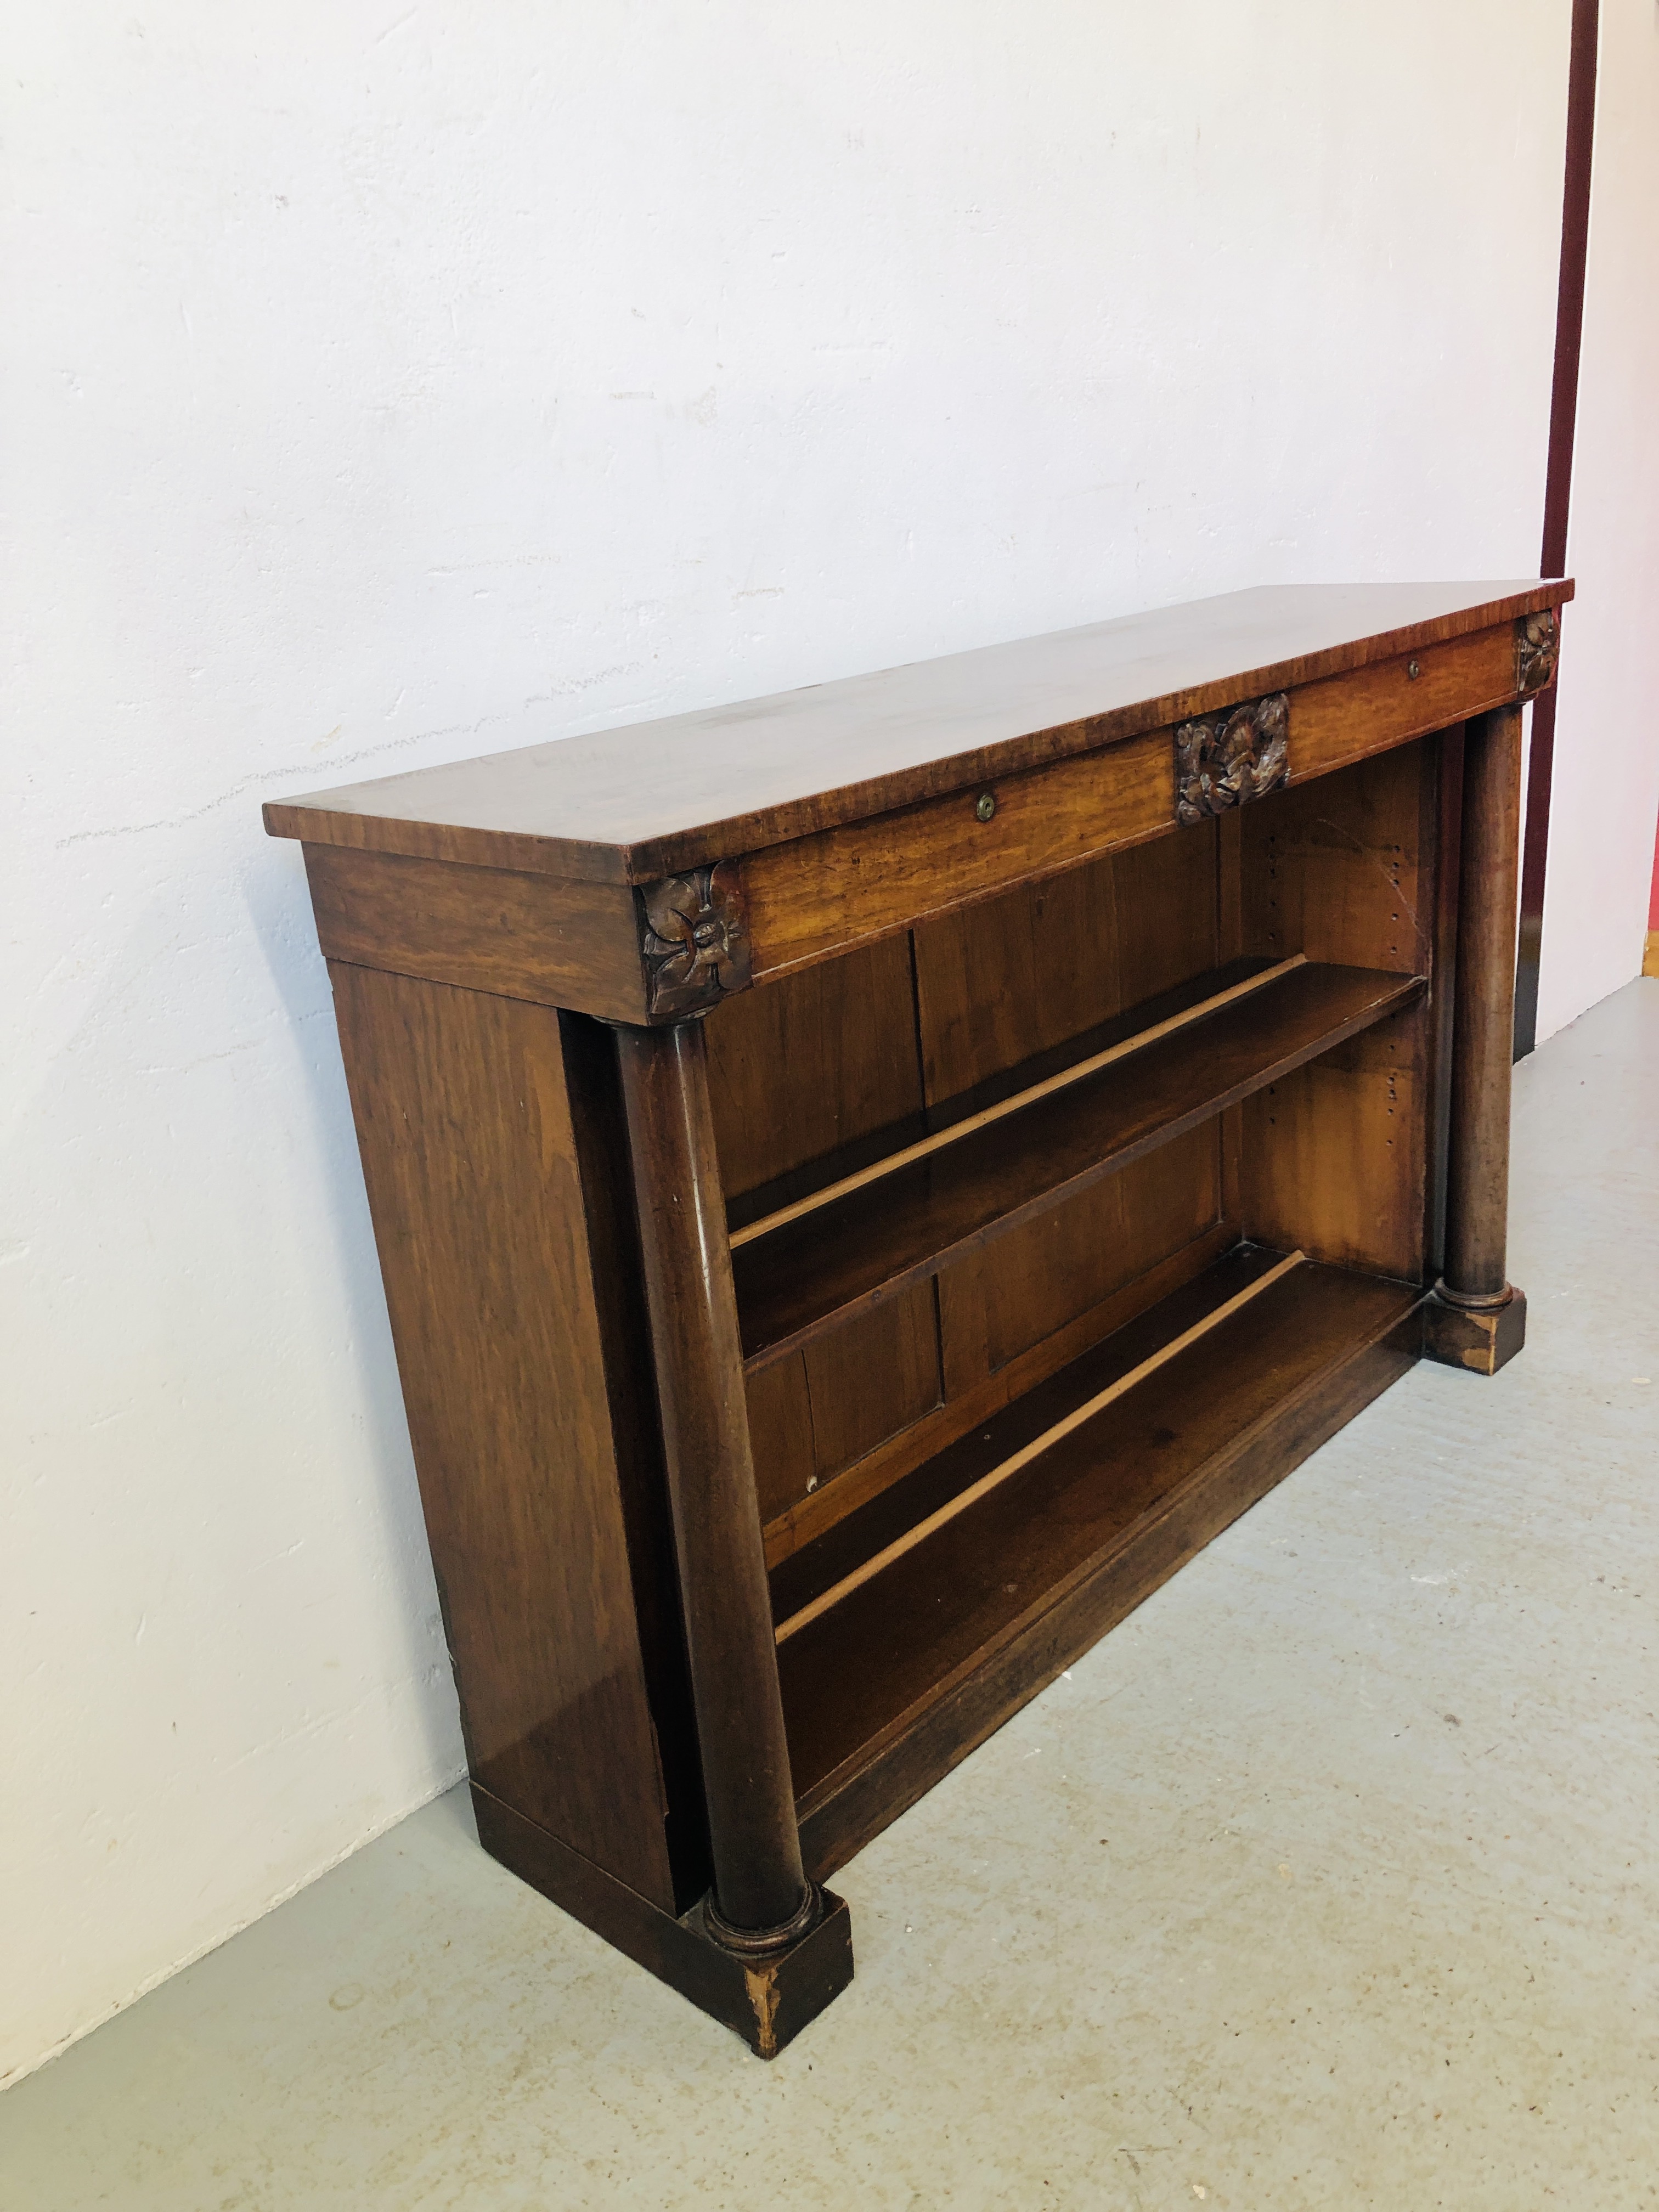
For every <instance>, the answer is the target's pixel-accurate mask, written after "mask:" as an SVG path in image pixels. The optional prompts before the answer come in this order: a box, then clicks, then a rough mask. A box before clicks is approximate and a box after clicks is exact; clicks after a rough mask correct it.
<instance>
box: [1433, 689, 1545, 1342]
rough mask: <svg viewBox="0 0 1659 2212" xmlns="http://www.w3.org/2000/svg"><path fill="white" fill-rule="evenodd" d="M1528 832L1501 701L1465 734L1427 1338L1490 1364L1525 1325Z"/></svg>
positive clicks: (1514, 714)
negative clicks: (1522, 1078) (1518, 1104)
mask: <svg viewBox="0 0 1659 2212" xmlns="http://www.w3.org/2000/svg"><path fill="white" fill-rule="evenodd" d="M1520 839H1521V709H1520V708H1519V707H1500V708H1497V709H1496V710H1495V711H1494V712H1493V713H1492V714H1481V715H1478V716H1476V717H1475V718H1474V720H1472V721H1471V722H1470V723H1469V724H1468V728H1467V730H1466V732H1465V736H1464V744H1463V829H1462V853H1461V860H1460V874H1459V883H1458V900H1457V915H1458V927H1457V981H1456V990H1455V1001H1454V1010H1453V1017H1452V1079H1451V1129H1450V1138H1449V1155H1448V1161H1447V1178H1446V1255H1445V1264H1444V1269H1443V1274H1442V1277H1441V1279H1440V1281H1439V1282H1438V1283H1437V1285H1436V1286H1435V1296H1436V1300H1437V1303H1438V1304H1439V1306H1440V1308H1441V1312H1440V1313H1439V1314H1438V1315H1436V1314H1433V1313H1431V1315H1430V1317H1429V1326H1428V1342H1427V1349H1428V1351H1429V1352H1430V1353H1431V1356H1433V1357H1435V1358H1444V1359H1449V1360H1450V1361H1451V1362H1452V1363H1453V1364H1457V1365H1461V1366H1468V1367H1474V1368H1477V1369H1479V1370H1481V1371H1483V1372H1485V1373H1488V1374H1490V1373H1492V1372H1494V1371H1495V1370H1496V1369H1497V1368H1498V1367H1500V1366H1502V1364H1504V1360H1505V1359H1507V1358H1510V1357H1512V1355H1513V1354H1514V1353H1515V1352H1518V1351H1519V1350H1520V1348H1521V1340H1522V1335H1523V1334H1524V1321H1523V1316H1524V1314H1525V1301H1524V1300H1523V1299H1522V1297H1521V1295H1520V1293H1519V1292H1518V1291H1516V1290H1515V1289H1514V1288H1513V1287H1512V1286H1511V1285H1510V1281H1509V1279H1508V1277H1507V1274H1506V1273H1505V1251H1506V1247H1507V1243H1508V1234H1509V1191H1510V1060H1511V1054H1512V1050H1513V1042H1514V1022H1515V916H1516V894H1517V890H1518V888H1519V872H1520ZM1499 1316H1504V1318H1503V1319H1501V1320H1500V1318H1499Z"/></svg>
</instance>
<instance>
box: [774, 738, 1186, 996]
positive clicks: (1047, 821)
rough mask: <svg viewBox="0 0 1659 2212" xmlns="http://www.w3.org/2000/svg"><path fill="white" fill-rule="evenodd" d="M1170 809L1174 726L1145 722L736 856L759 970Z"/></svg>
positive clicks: (1025, 874)
mask: <svg viewBox="0 0 1659 2212" xmlns="http://www.w3.org/2000/svg"><path fill="white" fill-rule="evenodd" d="M986 793H989V794H990V796H991V797H992V798H993V799H994V800H995V802H996V811H995V812H994V814H993V815H992V817H991V818H990V820H989V821H988V822H985V821H981V819H980V817H979V814H978V812H977V811H976V810H977V807H978V805H979V802H980V800H981V798H982V797H983V796H984V795H985V794H986ZM1174 821H1175V754H1174V748H1173V745H1172V743H1171V740H1170V732H1169V731H1168V730H1149V731H1147V732H1145V733H1144V734H1143V735H1142V736H1140V737H1138V738H1127V739H1126V740H1125V741H1124V742H1123V743H1122V744H1116V745H1108V746H1106V747H1105V748H1104V749H1103V750H1102V751H1100V752H1097V753H1085V755H1084V756H1083V757H1081V758H1080V759H1077V760H1068V761H1060V762H1059V763H1056V765H1055V766H1054V767H1053V768H1045V769H1033V770H1031V771H1030V773H1028V774H1026V775H1014V776H1005V777H1002V778H1000V779H999V780H997V781H994V782H990V783H985V784H979V785H975V786H973V787H969V789H967V790H965V791H956V792H951V793H949V794H948V795H947V796H946V797H945V798H944V799H929V800H927V801H926V802H925V803H924V804H923V805H921V806H909V807H905V808H903V809H902V810H901V811H899V812H896V813H893V814H883V815H878V817H876V818H875V819H874V820H873V821H870V822H860V823H852V824H850V825H849V826H848V828H846V829H826V830H823V831H821V832H820V833H819V834H818V835H817V836H814V837H799V838H796V839H795V840H794V841H793V842H792V843H790V844H787V845H772V846H769V847H768V848H766V849H765V850H764V851H763V852H759V853H751V854H750V855H749V857H748V859H747V860H744V864H743V881H744V893H745V895H746V896H747V899H748V903H749V929H750V942H751V945H752V947H753V951H752V959H753V963H754V974H755V976H756V979H757V981H758V980H759V979H760V978H761V977H762V976H763V975H776V974H777V973H778V972H779V971H780V970H781V969H786V968H793V967H798V966H799V965H800V964H801V963H803V962H805V961H808V960H817V959H822V958H823V957H824V956H825V955H826V954H827V953H829V952H831V951H837V950H839V949H840V948H841V947H842V946H843V945H851V944H854V943H856V942H857V940H858V939H860V938H864V937H879V936H882V935H884V933H886V932H887V931H889V930H895V929H903V928H906V927H908V926H909V924H910V923H911V922H913V921H920V920H921V919H922V917H923V916H924V915H928V914H933V913H938V912H939V911H940V910H941V909H943V908H946V907H953V906H963V905H965V904H967V903H968V902H969V900H971V899H975V898H985V897H988V896H991V895H992V894H993V893H994V892H997V891H1000V890H1007V889H1008V888H1009V887H1010V886H1011V885H1012V884H1018V883H1021V882H1024V880H1025V879H1026V878H1029V877H1031V876H1038V875H1048V874H1052V873H1054V872H1055V871H1056V870H1058V869H1060V868H1065V867H1069V866H1072V864H1073V862H1075V861H1079V860H1088V859H1089V858H1090V857H1091V855H1092V854H1096V853H1103V852H1107V851H1109V850H1110V849H1111V848H1113V847H1115V846H1121V845H1138V844H1139V843H1140V842H1142V840H1143V839H1145V838H1147V837H1155V836H1157V835H1158V832H1159V831H1160V830H1162V829H1169V828H1170V826H1171V825H1172V824H1173V823H1174Z"/></svg>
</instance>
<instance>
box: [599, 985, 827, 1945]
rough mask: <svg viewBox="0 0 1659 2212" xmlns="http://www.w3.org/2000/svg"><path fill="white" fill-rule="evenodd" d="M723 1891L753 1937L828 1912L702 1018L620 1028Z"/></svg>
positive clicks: (724, 1930)
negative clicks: (771, 1560) (782, 1678)
mask: <svg viewBox="0 0 1659 2212" xmlns="http://www.w3.org/2000/svg"><path fill="white" fill-rule="evenodd" d="M616 1035H617V1052H618V1055H619V1058H620V1060H621V1066H622V1081H623V1097H624V1098H625V1100H626V1102H627V1109H628V1135H629V1146H630V1148H631V1150H632V1153H633V1159H634V1176H635V1193H636V1196H637V1202H638V1208H639V1222H640V1242H641V1248H642V1250H643V1255H644V1261H645V1286H646V1297H647V1304H648V1307H649V1310H650V1316H651V1335H652V1342H653V1349H654V1354H655V1362H656V1370H657V1393H658V1398H659V1404H660V1407H661V1413H662V1431H663V1443H664V1449H665V1456H666V1460H667V1467H668V1488H669V1497H670V1503H671V1509H672V1513H673V1521H674V1539H675V1550H676V1553H677V1556H678V1563H679V1580H680V1593H681V1597H682V1601H683V1602H684V1612H685V1632H686V1643H687V1646H688V1651H689V1657H690V1669H691V1691H692V1697H693V1699H694V1701H695V1704H696V1714H697V1734H698V1738H699V1741H700V1744H701V1747H702V1775H703V1790H704V1796H705V1798H706V1801H707V1804H708V1832H709V1842H710V1846H711V1850H712V1855H713V1857H714V1894H713V1897H712V1899H710V1900H709V1901H708V1905H707V1906H706V1907H705V1912H706V1917H707V1918H708V1924H709V1929H710V1932H711V1933H712V1934H713V1935H714V1937H715V1938H716V1940H717V1941H719V1942H724V1943H726V1944H727V1945H728V1946H729V1947H731V1948H733V1949H738V1950H744V1951H747V1950H764V1949H767V1948H775V1947H777V1946H779V1945H781V1944H783V1943H786V1942H793V1941H794V1940H795V1939H796V1938H797V1937H799V1936H800V1935H801V1934H803V1933H804V1932H805V1929H807V1928H808V1927H810V1926H811V1923H812V1922H813V1920H814V1918H815V1917H817V1911H818V1910H819V1899H818V1896H817V1892H816V1891H815V1890H814V1889H813V1888H812V1887H811V1885H810V1884H809V1883H808V1882H807V1881H806V1878H805V1874H804V1872H803V1870H802V1866H801V1852H800V1833H799V1827H798V1826H797V1824H796V1820H795V1793H794V1786H793V1783H792V1781H791V1779H790V1773H789V1747H788V1743H787V1740H786V1738H785V1735H784V1727H783V1702H782V1699H781V1696H780V1694H779V1690H778V1670H777V1650H776V1645H775V1642H774V1640H773V1633H772V1607H771V1601H770V1599H769V1595H768V1590H767V1581H766V1557H765V1552H764V1549H763V1543H762V1539H761V1525H760V1512H759V1508H758V1506H757V1502H756V1494H755V1472H754V1467H753V1463H752V1462H751V1460H750V1447H749V1413H748V1407H747V1405H746V1403H745V1401H744V1384H743V1352H742V1348H741V1346H740V1344H739V1341H738V1310H737V1301H736V1298H735V1297H734V1295H733V1292H732V1260H731V1254H730V1251H729V1249H728V1247H727V1244H726V1212H725V1206H724V1202H723V1200H722V1198H721V1194H720V1172H719V1168H718V1164H717V1163H716V1159H715V1154H714V1123H713V1120H712V1117H711V1115H710V1112H709V1106H708V1074H707V1062H706V1057H705V1049H704V1044H703V1034H702V1021H701V1020H700V1019H693V1020H689V1021H684V1022H677V1023H675V1024H672V1025H671V1027H667V1028H663V1029H637V1028H633V1027H630V1026H625V1025H623V1024H617V1030H616Z"/></svg>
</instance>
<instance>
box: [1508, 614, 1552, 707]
mask: <svg viewBox="0 0 1659 2212" xmlns="http://www.w3.org/2000/svg"><path fill="white" fill-rule="evenodd" d="M1560 649H1561V632H1560V629H1559V626H1558V624H1557V623H1556V619H1555V610H1554V608H1553V607H1542V608H1541V609H1540V610H1539V611H1538V612H1537V613H1536V614H1535V615H1522V617H1521V618H1520V620H1519V621H1518V622H1517V623H1516V625H1515V688H1516V690H1517V691H1518V692H1520V694H1521V696H1522V698H1530V697H1531V696H1532V694H1533V693H1534V691H1541V690H1543V689H1544V687H1545V685H1546V684H1547V683H1548V682H1549V680H1550V678H1552V677H1553V675H1554V673H1555V657H1556V655H1557V653H1559V651H1560Z"/></svg>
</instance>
